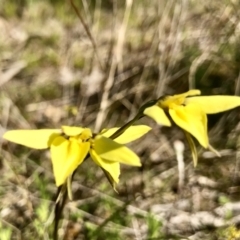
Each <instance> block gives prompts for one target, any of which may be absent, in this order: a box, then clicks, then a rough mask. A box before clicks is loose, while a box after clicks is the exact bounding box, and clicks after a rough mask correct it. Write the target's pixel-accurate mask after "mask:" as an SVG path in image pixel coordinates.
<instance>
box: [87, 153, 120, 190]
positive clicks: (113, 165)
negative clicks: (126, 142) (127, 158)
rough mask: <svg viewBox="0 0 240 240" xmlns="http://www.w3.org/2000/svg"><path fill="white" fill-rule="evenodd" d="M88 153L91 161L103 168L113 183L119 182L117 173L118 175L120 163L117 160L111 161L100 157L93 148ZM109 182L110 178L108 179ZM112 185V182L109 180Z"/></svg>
mask: <svg viewBox="0 0 240 240" xmlns="http://www.w3.org/2000/svg"><path fill="white" fill-rule="evenodd" d="M90 155H91V158H92V159H93V161H94V162H95V163H96V164H97V165H98V166H100V167H101V168H103V169H105V170H106V171H107V172H108V173H109V174H110V176H111V177H112V179H113V181H114V182H115V183H118V182H119V175H120V164H119V163H118V162H111V161H108V160H106V159H103V158H101V157H100V156H99V155H98V154H97V152H96V151H95V150H94V149H91V150H90ZM109 180H110V182H111V179H109ZM111 184H112V186H114V184H113V183H112V182H111Z"/></svg>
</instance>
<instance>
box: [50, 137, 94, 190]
mask: <svg viewBox="0 0 240 240" xmlns="http://www.w3.org/2000/svg"><path fill="white" fill-rule="evenodd" d="M89 148H90V143H89V142H83V143H79V142H78V141H77V140H76V139H74V138H71V140H70V141H69V140H66V139H65V138H64V137H61V136H60V137H57V138H55V140H54V141H53V143H52V144H51V158H52V164H53V173H54V177H55V181H56V185H57V186H60V185H62V184H63V183H64V182H65V181H66V179H67V177H68V176H69V175H71V174H72V172H73V171H74V170H75V169H76V168H77V167H78V166H79V165H80V164H81V163H82V161H83V160H84V158H85V157H86V155H87V153H88V151H89Z"/></svg>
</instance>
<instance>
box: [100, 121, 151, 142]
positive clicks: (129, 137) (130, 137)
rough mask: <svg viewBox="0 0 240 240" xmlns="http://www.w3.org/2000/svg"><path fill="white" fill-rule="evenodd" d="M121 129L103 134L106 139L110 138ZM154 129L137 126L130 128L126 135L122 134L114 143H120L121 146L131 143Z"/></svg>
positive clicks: (114, 129) (110, 130)
mask: <svg viewBox="0 0 240 240" xmlns="http://www.w3.org/2000/svg"><path fill="white" fill-rule="evenodd" d="M118 129H119V128H111V129H108V130H106V131H104V132H103V133H101V135H102V136H104V137H110V136H111V135H112V134H114V133H115V132H116V131H117V130H118ZM151 129H152V128H150V127H148V126H146V125H137V126H131V127H129V128H128V129H127V130H126V131H125V132H124V133H122V134H121V135H120V136H119V137H117V138H115V139H114V142H117V143H120V144H126V143H129V142H132V141H134V140H136V139H138V138H140V137H141V136H143V135H144V134H146V133H147V132H149V131H150V130H151Z"/></svg>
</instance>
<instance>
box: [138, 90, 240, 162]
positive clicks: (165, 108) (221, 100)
mask: <svg viewBox="0 0 240 240" xmlns="http://www.w3.org/2000/svg"><path fill="white" fill-rule="evenodd" d="M200 94H201V92H200V91H199V90H190V91H188V92H186V93H183V94H177V95H173V96H164V97H160V98H159V99H158V100H157V101H156V102H155V104H154V105H152V106H150V107H147V108H145V109H144V111H143V113H144V114H145V115H147V116H149V117H151V118H153V119H154V120H155V121H156V122H157V123H158V124H162V125H164V126H171V121H170V119H169V116H170V118H171V119H172V120H173V121H174V122H175V124H176V125H178V126H179V127H180V128H182V129H183V130H184V132H185V134H186V137H187V140H188V143H189V146H190V148H191V151H192V156H193V161H194V165H195V166H196V164H197V151H196V147H195V144H194V141H193V139H192V137H191V135H192V136H193V137H195V138H196V139H197V141H198V142H199V143H200V144H201V145H202V146H203V147H204V148H209V149H210V150H212V151H215V150H214V148H213V147H211V145H209V141H208V134H207V114H214V113H219V112H223V111H227V110H230V109H232V108H235V107H238V106H240V97H238V96H224V95H222V96H221V95H219V96H198V95H200ZM215 153H217V152H216V151H215Z"/></svg>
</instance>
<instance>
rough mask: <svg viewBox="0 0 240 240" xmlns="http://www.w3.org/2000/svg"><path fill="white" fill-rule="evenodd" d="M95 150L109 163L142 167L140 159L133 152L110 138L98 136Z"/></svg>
mask: <svg viewBox="0 0 240 240" xmlns="http://www.w3.org/2000/svg"><path fill="white" fill-rule="evenodd" d="M94 150H95V151H96V153H97V154H98V156H99V157H101V158H104V159H106V160H108V161H111V162H120V163H124V164H128V165H132V166H141V162H140V159H139V157H138V156H137V155H136V154H135V153H134V152H133V151H131V150H130V149H128V148H127V147H125V146H124V145H122V144H119V143H116V142H114V141H113V140H111V139H109V138H106V137H102V136H98V137H97V138H96V139H95V141H94Z"/></svg>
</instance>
